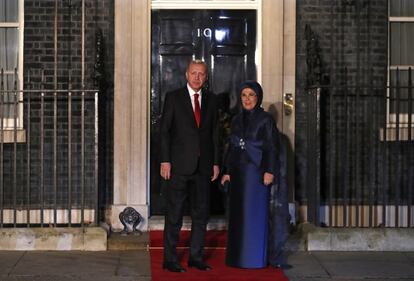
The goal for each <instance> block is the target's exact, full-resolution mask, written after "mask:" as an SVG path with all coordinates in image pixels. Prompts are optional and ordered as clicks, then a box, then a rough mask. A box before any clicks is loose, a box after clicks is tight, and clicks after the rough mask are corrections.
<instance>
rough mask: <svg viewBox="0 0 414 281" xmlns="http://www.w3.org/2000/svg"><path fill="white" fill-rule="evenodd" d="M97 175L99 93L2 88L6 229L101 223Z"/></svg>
mask: <svg viewBox="0 0 414 281" xmlns="http://www.w3.org/2000/svg"><path fill="white" fill-rule="evenodd" d="M6 112H7V113H10V112H12V113H13V114H12V115H10V114H5V113H6ZM10 119H12V122H11V123H10V122H9V121H10ZM97 175H98V92H97V91H96V90H85V89H81V90H72V89H66V90H44V89H38V90H23V91H18V90H6V89H5V88H4V87H3V88H2V89H0V227H6V226H11V227H16V226H27V227H33V226H40V227H43V226H45V225H48V226H49V225H52V226H55V227H56V226H76V225H82V226H85V225H89V224H96V223H97V222H98V178H97Z"/></svg>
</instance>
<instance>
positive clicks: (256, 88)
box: [239, 80, 263, 110]
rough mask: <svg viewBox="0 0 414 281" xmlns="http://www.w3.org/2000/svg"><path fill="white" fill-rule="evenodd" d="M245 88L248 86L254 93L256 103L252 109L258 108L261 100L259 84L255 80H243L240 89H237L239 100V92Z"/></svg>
mask: <svg viewBox="0 0 414 281" xmlns="http://www.w3.org/2000/svg"><path fill="white" fill-rule="evenodd" d="M246 88H250V89H252V90H253V91H254V92H255V93H256V97H257V103H256V105H255V107H254V109H253V110H255V109H257V108H259V107H260V106H261V105H262V100H263V89H262V86H260V84H259V83H257V82H256V81H252V80H248V81H246V82H243V83H242V84H241V85H240V89H239V96H240V102H241V92H242V91H243V89H246ZM242 108H243V107H242Z"/></svg>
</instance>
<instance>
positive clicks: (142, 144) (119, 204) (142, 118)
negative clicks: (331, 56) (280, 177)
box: [109, 0, 296, 231]
mask: <svg viewBox="0 0 414 281" xmlns="http://www.w3.org/2000/svg"><path fill="white" fill-rule="evenodd" d="M161 2H170V3H173V2H174V3H175V5H179V6H176V7H180V9H181V8H190V7H192V6H194V5H195V4H194V3H196V4H197V2H198V4H197V5H198V6H197V7H200V6H199V4H200V3H206V1H199V0H193V1H191V0H187V1H184V0H169V1H167V0H163V1H161V0H153V6H154V7H157V5H158V4H159V3H161ZM208 2H214V7H215V8H216V9H217V8H223V9H231V8H232V7H233V8H234V9H239V8H240V4H242V3H250V4H248V5H251V3H252V1H244V0H238V1H234V3H233V5H234V6H231V4H229V1H223V0H217V1H214V0H213V1H208ZM253 2H254V3H256V4H255V5H256V9H257V10H258V21H259V22H258V25H257V26H258V44H257V46H258V49H257V53H258V58H257V67H258V70H257V72H258V80H259V81H261V83H262V86H263V89H264V92H265V93H266V94H265V97H264V100H263V104H264V107H265V109H266V110H274V109H276V111H277V112H279V113H281V112H282V110H283V108H282V104H283V99H282V97H283V94H284V93H292V94H293V96H294V93H295V36H296V35H295V32H296V26H295V23H296V0H256V1H253ZM114 3H115V89H114V90H115V93H114V202H113V205H112V206H111V210H110V211H111V212H110V216H109V219H110V224H111V226H112V228H113V229H121V228H122V224H121V223H120V221H119V218H118V217H119V213H120V212H121V211H122V210H123V209H124V208H125V207H128V206H129V207H133V208H135V209H136V210H137V211H138V212H139V213H140V214H141V215H142V216H143V217H144V219H145V221H144V223H143V224H141V225H140V229H141V230H143V231H146V230H147V229H148V217H149V193H150V192H149V174H150V171H149V162H150V161H149V143H150V142H149V119H150V116H149V114H150V113H149V108H150V107H149V103H150V61H151V60H150V56H151V50H150V46H151V45H150V44H151V42H150V33H151V26H150V24H151V22H150V16H151V0H140V1H136V0H117V1H114ZM220 3H222V4H223V5H224V6H222V7H221V6H219V4H220ZM229 5H230V6H229ZM211 7H213V6H211ZM203 8H208V7H203ZM277 120H278V127H279V129H280V130H281V131H282V132H284V133H285V134H286V135H287V136H288V137H289V139H290V141H291V144H292V145H293V144H294V111H293V114H291V115H289V116H285V115H284V114H282V113H281V114H280V115H279V116H278V117H277ZM292 184H293V182H292ZM292 186H293V185H292Z"/></svg>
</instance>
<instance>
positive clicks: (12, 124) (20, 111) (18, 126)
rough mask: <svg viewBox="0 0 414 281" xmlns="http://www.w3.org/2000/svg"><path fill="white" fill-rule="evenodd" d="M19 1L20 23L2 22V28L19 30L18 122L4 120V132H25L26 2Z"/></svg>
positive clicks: (5, 73)
mask: <svg viewBox="0 0 414 281" xmlns="http://www.w3.org/2000/svg"><path fill="white" fill-rule="evenodd" d="M17 1H18V12H17V13H18V21H16V22H2V21H0V29H1V28H17V30H18V41H19V46H18V59H17V79H18V83H17V96H18V105H17V120H16V124H15V122H14V118H3V120H1V121H2V122H3V130H5V131H9V130H14V129H17V130H23V92H22V90H23V65H24V64H23V58H24V53H23V52H24V0H17ZM4 75H15V71H14V70H4Z"/></svg>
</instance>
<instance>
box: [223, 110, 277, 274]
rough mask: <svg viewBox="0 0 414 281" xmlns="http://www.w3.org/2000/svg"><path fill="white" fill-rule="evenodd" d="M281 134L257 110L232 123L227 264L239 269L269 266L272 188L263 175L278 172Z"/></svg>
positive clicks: (271, 119)
mask: <svg viewBox="0 0 414 281" xmlns="http://www.w3.org/2000/svg"><path fill="white" fill-rule="evenodd" d="M276 137H278V131H277V128H276V125H275V122H274V120H273V117H272V116H271V115H270V114H269V113H267V112H265V111H263V109H262V108H260V107H256V108H255V109H253V110H252V111H243V112H242V113H240V114H238V115H236V116H235V118H234V119H233V122H232V127H231V135H230V141H229V148H228V152H227V157H226V165H225V169H226V170H227V171H226V172H227V173H228V174H230V190H229V221H228V240H227V251H226V264H227V265H229V266H233V267H240V268H262V267H266V266H267V265H268V235H269V234H268V233H269V229H268V228H269V202H270V197H269V196H270V187H269V186H265V185H264V184H263V174H264V173H265V172H269V173H272V174H273V175H274V176H275V178H276V176H277V175H276V174H277V173H278V170H279V169H278V157H277V151H276V150H277V148H276Z"/></svg>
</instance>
